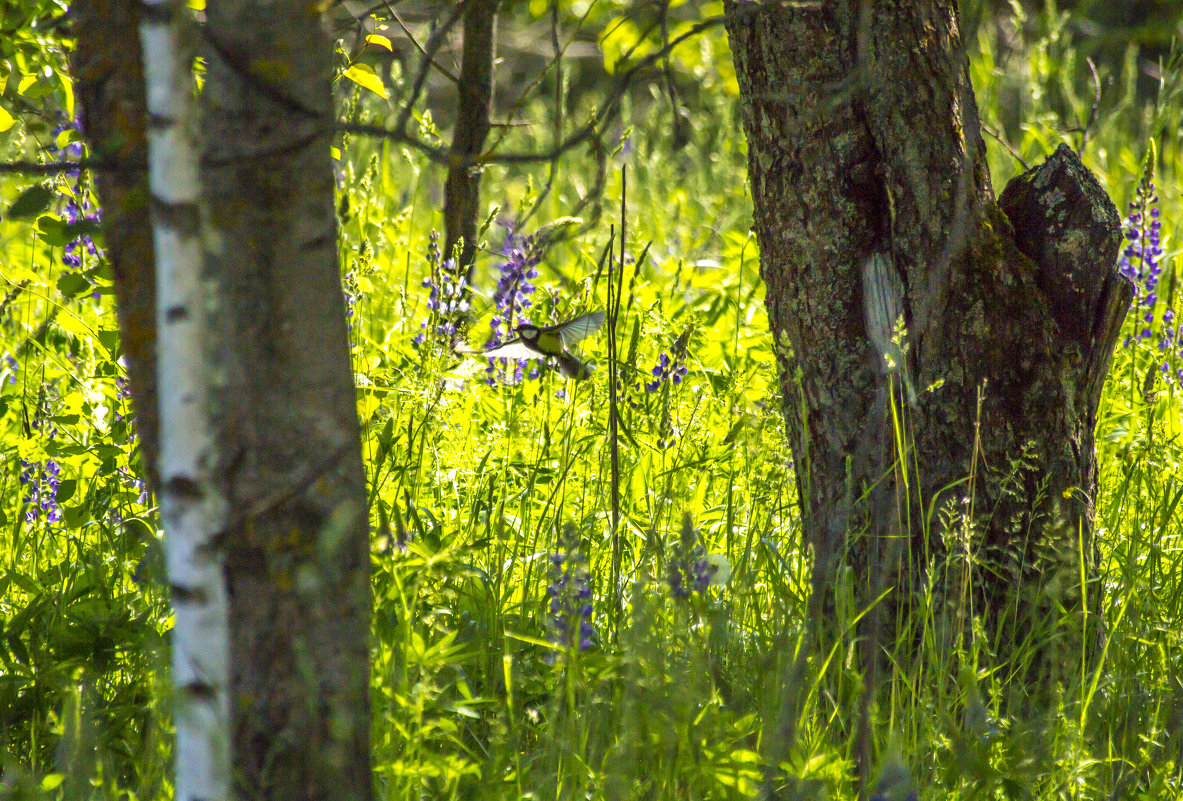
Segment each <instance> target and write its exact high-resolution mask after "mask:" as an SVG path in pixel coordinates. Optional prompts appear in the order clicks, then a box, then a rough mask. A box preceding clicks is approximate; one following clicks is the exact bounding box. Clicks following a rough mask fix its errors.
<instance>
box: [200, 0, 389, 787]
mask: <svg viewBox="0 0 1183 801" xmlns="http://www.w3.org/2000/svg"><path fill="white" fill-rule="evenodd" d="M206 13H207V19H208V22H207V26H206V29H205V32H204V41H205V57H206V63H207V65H208V66H207V71H206V81H205V87H204V90H203V91H202V95H201V101H202V106H203V131H202V133H203V141H204V145H205V153H204V156H203V170H202V182H203V207H204V213H205V217H206V219H205V220H203V222H204V224H205V226H206V228H205V232H204V241H205V248H206V254H205V258H206V265H207V269H209V271H210V280H211V283H212V286H213V288H214V290H215V292H214V296H215V297H217V298H218V303H219V305H218V306H217V307H216V308H215V309H214V311H213V315H212V316H213V320H214V324H215V326H216V327H217V328H218V329H219V331H220V335H221V341H220V348H221V352H220V353H219V354H218V355H217V357H216V358H217V360H218V361H219V362H220V367H221V370H222V372H221V376H220V377H221V380H223V381H224V386H223V388H222V391H221V392H219V393H218V395H217V401H216V403H217V407H216V408H215V410H214V415H215V418H216V421H217V428H218V433H219V437H220V441H221V444H220V450H221V452H222V453H223V454H225V457H224V458H225V462H224V463H223V464H222V465H220V470H221V473H222V475H223V477H224V479H225V480H226V481H227V484H228V494H229V497H230V498H231V517H232V522H231V524H230V525H229V527H228V529H227V532H226V536H225V547H226V579H227V585H228V587H229V592H230V629H231V630H230V656H231V691H230V698H231V725H232V730H233V742H232V753H233V759H234V769H235V782H236V790H237V795H238V796H239V797H241V798H249V799H284V801H290V799H349V800H350V801H358V800H364V799H369V798H370V797H371V793H372V786H371V775H370V753H369V728H370V712H369V702H368V685H369V682H368V676H369V659H368V649H367V638H368V635H369V630H370V589H369V580H368V566H369V543H368V538H367V514H366V496H365V477H364V473H363V469H362V462H361V450H360V436H359V429H358V421H357V410H356V398H355V392H354V384H353V375H352V372H351V369H350V356H349V344H348V337H347V329H346V322H345V302H344V297H343V294H342V290H341V281H340V269H339V264H338V255H337V227H336V218H335V215H334V177H333V169H332V164H331V161H330V158H329V145H330V142H329V139H328V134H327V133H326V132H327V131H329V130H330V129H331V125H330V124H329V123H330V122H331V120H332V116H333V115H332V110H333V106H332V96H331V91H330V86H331V80H332V77H333V62H332V47H331V44H330V42H329V41H328V40H327V38H326V37H325V34H324V32H323V30H322V29H321V26H320V20H319V19H318V17H317V16H316V15H315V14H312V13H310V11H309V6H308V4H307V3H304V2H301V1H300V0H283V2H279V3H278V4H276V3H271V4H259V3H254V2H251V1H250V0H223V2H218V3H211V4H210V5H208V6H207V8H206Z"/></svg>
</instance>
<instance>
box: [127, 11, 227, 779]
mask: <svg viewBox="0 0 1183 801" xmlns="http://www.w3.org/2000/svg"><path fill="white" fill-rule="evenodd" d="M144 4H145V11H146V13H145V17H144V23H143V25H142V26H141V28H140V39H141V43H142V45H143V52H144V73H145V82H146V85H147V95H148V120H149V121H148V148H149V183H150V187H151V193H152V220H153V239H154V242H155V246H156V274H157V279H156V280H157V286H158V290H157V299H156V320H157V327H158V331H159V334H158V336H159V347H158V350H157V353H158V356H157V375H158V380H159V388H160V431H161V449H160V450H161V453H160V483H161V492H160V506H161V514H162V517H163V519H164V526H165V546H166V552H167V555H168V576H169V585H170V589H171V593H172V604H173V612H174V616H175V627H174V629H173V653H172V665H173V682H174V687H175V691H176V699H175V711H174V715H175V718H176V731H177V740H176V798H177V799H180V801H190V799H203V801H223V800H224V799H228V798H229V797H230V785H231V781H230V758H229V754H230V733H229V706H228V702H227V688H228V686H229V656H228V653H229V646H228V642H229V639H228V635H227V624H228V620H227V615H228V612H227V610H228V604H227V598H226V588H225V579H224V573H223V570H222V562H223V556H222V549H221V547H220V545H219V544H218V543H217V541H216V538H217V533H218V532H220V531H222V530H223V529H224V528H225V524H226V510H227V504H226V502H225V499H224V497H223V496H222V494H221V491H220V488H219V486H218V485H217V484H216V483H215V481H214V476H213V475H212V471H211V468H212V466H213V465H216V464H217V463H218V462H217V459H216V454H215V452H214V448H215V442H216V440H215V438H214V436H213V433H212V429H211V425H210V407H209V402H210V398H211V390H210V381H211V375H212V374H211V370H210V366H209V363H208V358H207V356H208V353H207V342H208V341H209V333H208V323H207V316H208V304H207V303H206V298H205V292H204V286H203V279H202V272H203V255H202V247H201V240H200V237H199V231H200V214H199V210H198V199H199V195H200V192H199V189H200V188H199V184H198V151H197V145H196V129H197V124H196V119H195V117H194V108H195V103H194V99H193V98H194V94H193V80H192V71H191V64H192V54H193V51H192V48H191V47H190V46H189V45H190V42H189V39H188V37H187V36H186V33H187V31H186V29H185V24H186V20H185V17H184V13H185V7H184V4H183V3H180V2H177V0H145V2H144Z"/></svg>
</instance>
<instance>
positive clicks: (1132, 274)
mask: <svg viewBox="0 0 1183 801" xmlns="http://www.w3.org/2000/svg"><path fill="white" fill-rule="evenodd" d="M1155 160H1156V152H1155V148H1154V146H1153V143H1151V147H1150V150H1149V152H1148V153H1147V154H1146V166H1145V169H1144V171H1143V173H1142V178H1141V180H1140V181H1139V182H1138V187H1137V189H1136V191H1135V193H1134V200H1133V201H1131V202H1130V213H1129V216H1127V217H1126V221H1125V225H1124V226H1123V227H1124V229H1125V230H1124V234H1125V241H1126V244H1125V247H1124V248H1122V251H1121V257H1120V258H1119V260H1118V263H1117V266H1118V270H1119V271H1120V272H1121V274H1122V275H1124V276H1125V277H1126V278H1128V279H1129V280H1130V281H1131V282H1132V283H1133V284H1134V310H1133V315H1132V316H1133V317H1134V319H1135V320H1136V324H1137V326H1138V328H1139V330H1138V333H1137V335H1136V336H1131V337H1128V338H1127V339H1126V340H1125V346H1126V347H1131V346H1132V345H1134V344H1135V343H1140V342H1144V341H1146V340H1152V339H1155V338H1156V337H1157V344H1158V355H1157V356H1156V357H1155V361H1156V362H1157V367H1158V370H1159V372H1161V373H1162V375H1163V377H1164V379H1165V380H1166V381H1167V382H1168V383H1170V382H1174V383H1176V384H1177V385H1180V386H1183V341H1181V339H1183V338H1181V337H1180V332H1179V325H1178V323H1177V322H1176V320H1175V310H1174V308H1173V304H1174V297H1173V295H1174V286H1173V283H1174V282H1173V281H1172V287H1171V292H1169V293H1168V296H1167V298H1166V303H1165V308H1164V309H1163V311H1162V314H1161V316H1158V325H1157V326H1156V325H1155V319H1156V316H1157V315H1156V312H1157V306H1158V301H1159V292H1158V289H1159V287H1158V283H1159V278H1160V277H1161V275H1162V271H1163V263H1162V258H1163V246H1162V218H1161V210H1160V209H1159V207H1158V195H1157V194H1156V188H1155V184H1154V167H1155ZM1156 328H1157V330H1156Z"/></svg>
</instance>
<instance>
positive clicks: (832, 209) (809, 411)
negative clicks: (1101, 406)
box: [727, 0, 1131, 631]
mask: <svg viewBox="0 0 1183 801" xmlns="http://www.w3.org/2000/svg"><path fill="white" fill-rule="evenodd" d="M727 10H728V14H729V20H728V25H727V28H728V33H729V36H730V38H731V45H732V50H733V53H734V57H735V63H736V69H737V74H738V78H739V84H740V92H741V103H742V110H743V120H744V131H745V134H746V136H747V140H748V148H749V175H750V179H751V186H752V196H753V202H754V206H755V229H756V233H757V236H758V238H759V241H760V246H761V272H762V275H763V277H764V280H765V282H766V284H767V287H768V294H767V298H768V300H767V303H768V311H769V318H770V325H771V327H772V332H773V334H774V337H775V338H776V341H777V343H778V346H779V348H778V350H779V353H778V360H779V367H780V371H781V378H782V387H783V399H784V405H785V410H786V412H785V414H786V423H787V427H788V430H789V436H790V443H791V447H792V448H793V451H794V456H795V463H796V465H797V480H798V485H799V490H800V495H801V500H802V508H803V519H804V528H805V532H806V536H807V538H808V540H809V542H811V544H812V546H813V549H814V554H815V560H816V561H815V568H814V569H815V572H814V579H813V582H814V603H815V605H816V607H815V608H816V609H817V610H818V611H820V610H823V609H824V608H826V607H827V606H828V604H829V603H830V602H831V600H832V595H831V593H832V589H833V583H834V581H835V579H836V577H837V576H838V575H839V574H840V566H841V565H842V564H844V563H845V564H848V565H850V566H851V568H852V573H853V574H854V576H855V580H856V587H855V590H856V593H857V597H858V598H859V599H860V600H861V601H863V602H866V601H869V600H870V599H871V598H873V597H876V596H877V595H878V594H879V592H881V591H882V590H883V589H886V588H888V587H893V586H894V588H895V598H896V599H897V601H896V602H897V603H899V602H902V601H901V599H906V598H907V596H908V593H909V591H910V590H911V589H912V588H914V587H916V586H917V584H916V580H917V578H918V577H919V575H920V574H921V573H922V571H923V570H924V569H925V566H926V565H929V564H934V563H935V564H940V562H941V560H943V559H945V558H946V557H947V556H949V553H948V547H947V543H948V542H949V539H948V536H949V535H950V534H951V533H952V530H951V529H952V528H955V526H954V527H946V526H943V525H942V519H943V518H942V515H941V510H942V509H948V510H951V511H952V513H953V514H955V515H961V516H964V517H968V518H969V519H971V520H972V522H973V524H974V530H975V532H976V538H975V539H974V541H973V543H972V547H973V548H975V549H976V550H977V551H978V553H979V554H980V556H981V558H982V559H983V560H984V561H985V562H987V563H989V565H990V569H989V570H985V569H981V572H980V573H979V574H978V575H976V576H975V582H974V586H975V595H976V598H977V601H978V604H979V605H978V606H977V607H975V608H976V610H979V611H981V610H983V609H988V610H990V611H992V612H994V613H997V614H1000V615H1002V616H1003V617H1005V618H1006V619H1008V620H1011V621H1012V622H1013V621H1014V620H1016V619H1018V618H1020V617H1022V618H1023V619H1024V621H1025V622H1024V625H1028V624H1030V623H1031V621H1032V620H1033V619H1035V617H1036V616H1037V615H1039V614H1046V613H1047V612H1049V611H1050V610H1054V609H1055V608H1056V606H1057V604H1060V605H1063V606H1064V607H1065V608H1068V609H1073V608H1078V609H1079V607H1080V604H1079V598H1080V595H1081V590H1080V587H1079V582H1078V581H1075V582H1074V580H1073V579H1074V578H1075V577H1077V576H1079V569H1080V566H1079V563H1078V560H1077V556H1078V553H1083V555H1084V557H1085V559H1086V560H1087V561H1088V562H1089V564H1088V565H1086V571H1091V563H1092V540H1091V522H1092V506H1091V502H1092V498H1093V497H1094V494H1095V491H1096V464H1095V457H1094V451H1093V428H1094V423H1095V419H1096V410H1097V404H1098V401H1099V398H1100V386H1101V383H1102V380H1103V377H1104V373H1105V370H1106V368H1107V366H1108V362H1109V358H1110V355H1111V353H1112V348H1113V343H1114V340H1115V337H1116V335H1117V329H1118V328H1119V327H1120V324H1121V321H1122V319H1123V318H1124V315H1125V310H1126V307H1127V305H1128V302H1129V298H1130V292H1131V287H1130V286H1129V285H1128V282H1125V281H1124V279H1121V278H1120V277H1119V276H1118V275H1117V273H1116V270H1115V268H1114V259H1115V257H1116V253H1117V247H1118V240H1119V220H1118V217H1117V212H1116V209H1115V208H1114V207H1113V204H1112V203H1111V202H1110V201H1109V199H1108V198H1107V197H1106V196H1105V194H1104V192H1103V191H1102V190H1101V188H1100V186H1099V185H1098V184H1097V182H1096V180H1095V179H1094V178H1093V177H1092V176H1091V174H1089V173H1088V171H1087V170H1086V169H1084V168H1083V166H1081V165H1080V162H1079V160H1078V159H1077V158H1076V156H1075V154H1074V153H1072V152H1071V151H1070V150H1068V149H1067V148H1061V149H1060V150H1059V151H1057V152H1056V154H1055V155H1054V156H1053V157H1052V158H1051V159H1049V161H1048V163H1046V164H1045V165H1043V166H1041V167H1039V168H1036V170H1034V171H1032V173H1030V174H1028V175H1026V176H1022V177H1020V178H1017V179H1015V180H1014V181H1012V183H1011V185H1010V188H1008V190H1007V191H1006V192H1005V193H1004V195H1003V198H1002V204H1001V208H1000V205H999V204H998V203H996V201H995V199H994V195H993V190H992V188H991V185H990V180H989V175H988V172H987V168H986V163H985V149H984V145H983V142H982V138H981V135H980V132H979V124H978V119H977V110H976V105H975V101H974V97H973V91H972V88H971V86H970V82H969V77H968V61H967V58H966V55H965V52H964V49H963V44H962V41H961V38H960V34H959V31H958V26H957V15H956V6H955V3H952V2H948V0H912V2H882V3H864V2H855V0H843V1H834V2H822V3H817V4H787V3H784V4H782V3H764V4H754V3H747V2H738V1H737V0H732V1H731V2H729V3H728V4H727ZM1004 212H1005V213H1004ZM1015 228H1017V229H1018V234H1017V235H1016V233H1015ZM897 319H900V320H902V322H903V325H904V332H905V333H904V336H905V340H904V343H903V345H904V347H903V348H902V349H900V348H897V347H896V345H895V344H893V343H892V335H893V324H894V323H895V322H896V320H897ZM885 354H887V355H889V356H891V357H892V361H894V362H895V366H894V367H893V366H891V365H890V364H889V363H888V360H887V359H885ZM893 392H894V393H895V394H894V398H895V405H896V408H897V410H898V411H899V413H900V415H901V419H903V420H904V421H906V426H907V432H908V436H907V437H906V440H905V442H904V443H902V444H901V443H897V442H896V441H895V440H894V438H893V433H892V432H893V427H892V422H891V408H892V407H891V401H892V397H893V396H892V393H893ZM909 545H910V547H907V546H909ZM1064 570H1067V571H1069V572H1067V573H1065V572H1062V571H1064ZM1090 575H1091V572H1090ZM950 589H952V588H950ZM1090 591H1091V592H1095V586H1094V587H1092V588H1091V589H1090ZM1020 610H1022V614H1014V613H1018V612H1020ZM1076 630H1077V631H1079V630H1080V627H1079V626H1077V627H1076Z"/></svg>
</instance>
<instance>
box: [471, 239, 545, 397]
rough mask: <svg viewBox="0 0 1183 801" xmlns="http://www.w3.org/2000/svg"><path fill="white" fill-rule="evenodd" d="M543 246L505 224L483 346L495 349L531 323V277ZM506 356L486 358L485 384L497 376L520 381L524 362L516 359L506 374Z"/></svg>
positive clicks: (534, 371) (493, 382)
mask: <svg viewBox="0 0 1183 801" xmlns="http://www.w3.org/2000/svg"><path fill="white" fill-rule="evenodd" d="M542 252H543V247H542V245H541V244H540V243H539V242H538V238H537V237H536V236H535V235H534V234H529V235H521V234H516V233H514V231H513V229H512V228H511V227H508V226H507V231H506V234H505V243H504V244H503V245H502V246H501V256H502V258H503V261H502V262H501V263H500V264H498V265H497V288H496V289H495V290H494V291H493V307H494V309H495V311H494V314H493V317H492V318H491V319H490V320H489V338H488V340H487V341H486V342H485V347H488V348H495V347H497V346H498V345H502V344H504V343H506V342H508V341H509V340H511V339H513V337H514V331H515V329H516V328H517V326H519V325H522V324H523V323H528V322H530V321H529V320H528V319H527V318H526V314H527V313H528V310H529V309H530V308H531V307H532V306H533V305H534V299H533V297H532V296H533V294H534V290H535V288H536V287H535V286H534V283H533V282H534V279H535V278H537V277H538V265H539V264H541V263H542ZM509 362H510V360H508V359H489V366H488V367H487V368H486V372H487V373H488V375H487V376H486V378H485V383H487V384H488V385H489V386H495V385H496V384H497V380H498V377H499V376H500V378H501V380H502V382H503V383H506V384H520V383H521V381H522V376H523V373H524V371H525V368H526V364H527V362H526V361H522V360H517V361H514V364H513V373H512V374H509V375H506V374H505V371H506V370H507V369H508V368H509V366H510V365H509ZM538 375H539V371H538V370H537V369H536V368H535V369H532V370H531V371H530V378H537V377H538Z"/></svg>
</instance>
